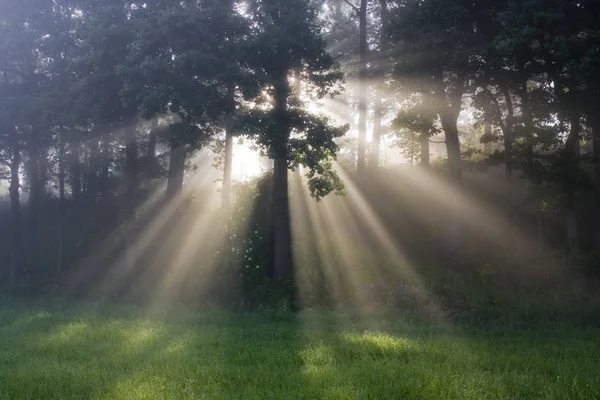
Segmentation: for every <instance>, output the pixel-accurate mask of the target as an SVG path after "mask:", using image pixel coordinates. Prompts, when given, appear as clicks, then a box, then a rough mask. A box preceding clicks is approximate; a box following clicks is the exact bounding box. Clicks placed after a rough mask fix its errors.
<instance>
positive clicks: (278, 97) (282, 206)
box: [272, 75, 291, 278]
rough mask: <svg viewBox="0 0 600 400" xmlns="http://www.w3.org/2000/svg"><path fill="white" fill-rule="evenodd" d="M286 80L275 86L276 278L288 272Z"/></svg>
mask: <svg viewBox="0 0 600 400" xmlns="http://www.w3.org/2000/svg"><path fill="white" fill-rule="evenodd" d="M289 92H290V89H289V85H288V83H287V77H286V76H285V75H283V76H281V77H280V78H279V79H278V81H277V82H276V84H275V105H274V109H273V113H274V119H275V127H274V129H275V131H274V133H275V137H276V141H275V143H274V146H275V148H274V154H275V162H274V168H273V209H272V224H273V229H272V232H273V276H274V277H275V278H280V277H284V276H289V275H290V273H291V265H290V260H291V233H290V229H291V224H290V213H289V198H288V143H289V138H290V127H289V124H288V122H287V107H288V104H287V103H288V98H289Z"/></svg>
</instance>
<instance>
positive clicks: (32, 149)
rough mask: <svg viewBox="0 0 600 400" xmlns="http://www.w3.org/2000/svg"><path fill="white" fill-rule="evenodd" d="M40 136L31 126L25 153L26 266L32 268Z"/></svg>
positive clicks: (37, 214) (36, 252)
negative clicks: (26, 198)
mask: <svg viewBox="0 0 600 400" xmlns="http://www.w3.org/2000/svg"><path fill="white" fill-rule="evenodd" d="M40 147H41V145H40V138H39V136H38V132H37V130H36V129H35V128H32V129H31V131H30V136H29V143H28V149H27V153H28V156H29V160H28V163H27V175H28V177H29V202H28V210H29V211H28V217H29V218H28V221H29V223H28V226H29V229H28V232H27V233H28V238H29V248H28V256H29V262H28V266H29V268H31V269H34V268H35V267H36V266H37V262H38V258H39V256H40V254H39V250H40V249H39V229H38V228H39V219H40V208H41V205H42V196H43V191H44V190H43V186H44V184H45V183H44V182H43V181H42V180H41V179H40V175H41V172H40V168H41V166H40V165H41V162H40Z"/></svg>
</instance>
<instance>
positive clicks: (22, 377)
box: [0, 303, 600, 400]
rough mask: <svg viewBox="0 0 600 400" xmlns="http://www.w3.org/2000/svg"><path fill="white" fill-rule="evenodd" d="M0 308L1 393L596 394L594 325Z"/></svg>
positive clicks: (599, 389)
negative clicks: (498, 325)
mask: <svg viewBox="0 0 600 400" xmlns="http://www.w3.org/2000/svg"><path fill="white" fill-rule="evenodd" d="M0 304H1V307H0V399H244V400H245V399H343V400H346V399H598V398H600V329H591V328H590V329H585V328H576V327H569V326H567V325H561V326H551V325H549V326H547V327H545V328H537V329H536V330H529V331H519V330H502V329H494V330H491V331H490V330H486V331H483V330H477V329H468V328H462V329H459V328H456V327H452V326H451V325H450V324H446V323H444V322H442V321H440V322H438V323H428V322H417V321H415V320H414V319H413V320H410V321H409V320H404V319H399V320H390V319H385V320H384V319H376V318H369V319H361V320H357V319H351V318H349V317H341V316H336V315H334V314H319V313H304V314H298V315H264V314H247V315H235V314H226V313H207V314H200V313H192V312H190V311H181V312H170V313H166V312H153V313H148V312H145V311H143V310H141V309H136V308H133V307H125V306H111V305H98V304H88V305H85V306H76V307H75V306H65V305H59V304H52V305H48V306H42V305H40V303H36V304H34V305H32V304H28V305H25V304H18V305H15V304H14V303H13V304H8V303H0Z"/></svg>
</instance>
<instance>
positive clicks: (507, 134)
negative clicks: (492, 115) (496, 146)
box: [502, 86, 515, 182]
mask: <svg viewBox="0 0 600 400" xmlns="http://www.w3.org/2000/svg"><path fill="white" fill-rule="evenodd" d="M502 93H503V95H504V101H505V102H506V109H507V112H508V116H507V117H506V122H505V123H504V126H503V129H504V165H505V170H506V180H507V181H508V182H512V180H513V178H514V166H513V146H514V140H515V138H514V133H513V127H514V113H515V111H514V108H513V101H512V97H511V96H510V92H509V90H508V87H507V86H503V87H502Z"/></svg>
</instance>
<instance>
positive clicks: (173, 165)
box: [167, 146, 187, 198]
mask: <svg viewBox="0 0 600 400" xmlns="http://www.w3.org/2000/svg"><path fill="white" fill-rule="evenodd" d="M186 153H187V150H186V148H185V146H171V155H170V156H169V180H168V182H167V197H169V198H174V197H176V196H177V195H179V194H180V193H181V190H182V189H183V175H184V172H185V158H186Z"/></svg>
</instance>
